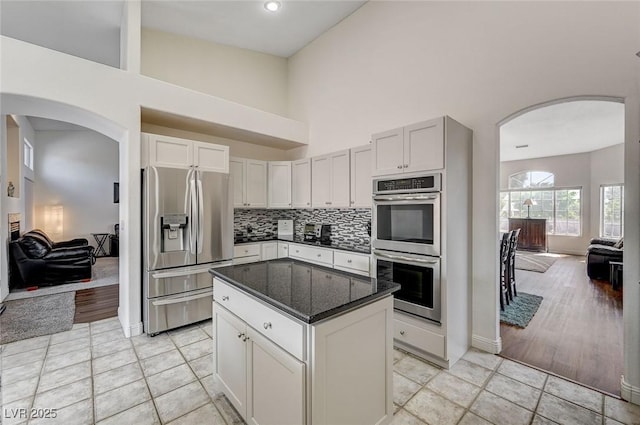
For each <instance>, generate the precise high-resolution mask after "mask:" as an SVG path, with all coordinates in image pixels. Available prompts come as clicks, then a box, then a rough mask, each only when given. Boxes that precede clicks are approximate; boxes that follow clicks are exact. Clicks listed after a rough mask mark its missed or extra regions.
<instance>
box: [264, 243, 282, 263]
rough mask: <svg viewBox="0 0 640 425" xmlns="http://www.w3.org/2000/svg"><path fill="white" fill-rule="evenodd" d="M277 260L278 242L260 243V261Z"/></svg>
mask: <svg viewBox="0 0 640 425" xmlns="http://www.w3.org/2000/svg"><path fill="white" fill-rule="evenodd" d="M276 258H278V242H262V252H261V256H260V260H261V261H266V260H275V259H276Z"/></svg>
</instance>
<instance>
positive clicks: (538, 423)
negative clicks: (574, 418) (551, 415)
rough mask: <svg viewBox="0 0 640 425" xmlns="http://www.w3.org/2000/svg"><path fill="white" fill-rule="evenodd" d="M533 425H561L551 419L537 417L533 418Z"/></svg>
mask: <svg viewBox="0 0 640 425" xmlns="http://www.w3.org/2000/svg"><path fill="white" fill-rule="evenodd" d="M531 425H560V424H558V423H557V422H554V421H552V420H551V419H547V418H545V417H544V416H540V415H535V416H534V417H533V422H531Z"/></svg>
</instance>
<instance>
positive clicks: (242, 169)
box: [229, 158, 247, 208]
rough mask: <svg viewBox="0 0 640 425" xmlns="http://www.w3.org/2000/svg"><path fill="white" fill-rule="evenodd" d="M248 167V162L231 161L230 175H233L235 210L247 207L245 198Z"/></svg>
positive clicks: (231, 159) (239, 159)
mask: <svg viewBox="0 0 640 425" xmlns="http://www.w3.org/2000/svg"><path fill="white" fill-rule="evenodd" d="M246 166H247V162H246V160H244V159H241V158H230V159H229V174H230V175H231V184H232V185H233V189H232V190H233V206H234V208H242V207H245V206H246V200H245V198H244V193H245V185H246V182H245V174H246Z"/></svg>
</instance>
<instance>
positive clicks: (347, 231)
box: [233, 208, 371, 245]
mask: <svg viewBox="0 0 640 425" xmlns="http://www.w3.org/2000/svg"><path fill="white" fill-rule="evenodd" d="M278 220H293V225H294V231H295V234H296V235H301V234H302V233H303V232H304V225H305V224H306V223H315V224H331V240H332V241H334V242H348V243H353V244H359V245H370V244H371V237H370V236H369V234H368V233H367V225H368V224H369V223H370V222H371V209H370V208H345V209H308V210H307V209H300V210H295V209H294V210H268V209H241V208H236V209H235V210H234V220H233V221H234V233H235V235H236V237H242V236H247V235H248V236H251V237H256V238H259V237H269V236H275V235H276V234H277V232H278ZM248 226H249V227H250V228H251V230H252V231H251V232H250V233H247V227H248Z"/></svg>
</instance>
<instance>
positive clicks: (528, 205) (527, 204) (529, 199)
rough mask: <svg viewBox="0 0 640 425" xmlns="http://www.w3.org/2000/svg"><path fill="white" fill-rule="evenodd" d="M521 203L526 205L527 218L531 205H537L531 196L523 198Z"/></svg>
mask: <svg viewBox="0 0 640 425" xmlns="http://www.w3.org/2000/svg"><path fill="white" fill-rule="evenodd" d="M522 205H526V206H527V218H531V217H530V215H529V213H530V212H531V205H537V204H536V201H534V200H533V199H531V198H527V199H525V200H524V202H523V203H522Z"/></svg>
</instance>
